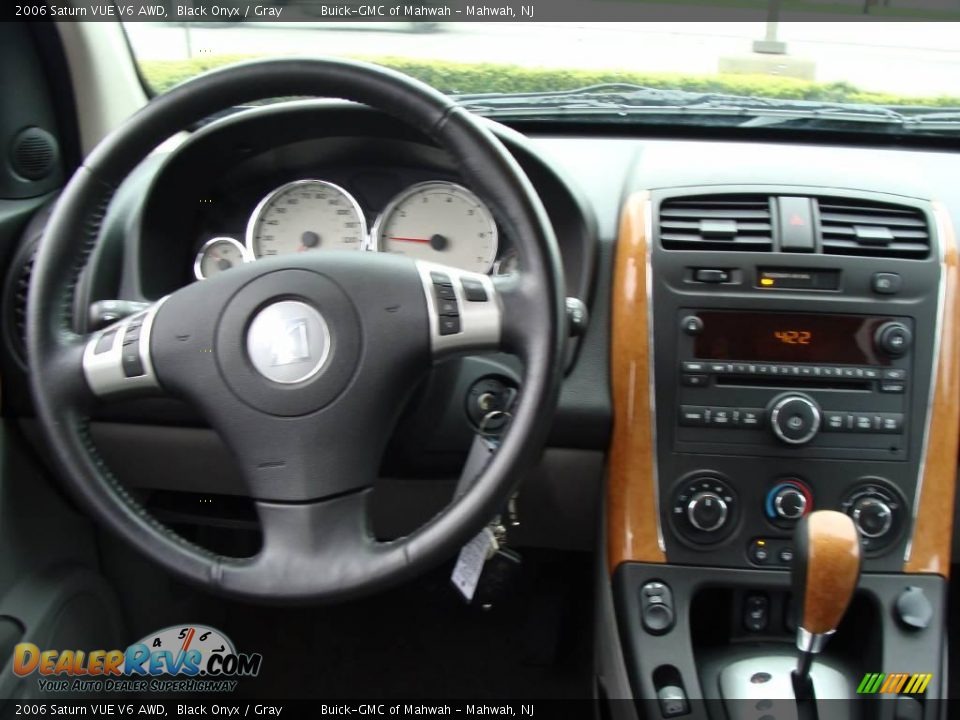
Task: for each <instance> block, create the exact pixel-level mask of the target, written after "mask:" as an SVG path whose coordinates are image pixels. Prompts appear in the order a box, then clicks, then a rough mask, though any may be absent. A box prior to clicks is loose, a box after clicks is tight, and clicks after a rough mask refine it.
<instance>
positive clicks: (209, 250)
mask: <svg viewBox="0 0 960 720" xmlns="http://www.w3.org/2000/svg"><path fill="white" fill-rule="evenodd" d="M249 260H250V257H249V256H248V255H247V249H246V248H245V247H244V246H243V245H241V244H240V243H239V242H237V241H236V240H234V239H233V238H232V237H215V238H210V239H209V240H207V241H206V242H205V243H204V244H203V246H202V247H201V248H200V252H198V253H197V258H196V260H194V261H193V274H194V276H195V277H196V278H197V280H205V279H206V278H208V277H212V276H213V275H216V274H217V273H222V272H223V271H224V270H229V269H230V268H232V267H236V266H237V265H243V263H245V262H249Z"/></svg>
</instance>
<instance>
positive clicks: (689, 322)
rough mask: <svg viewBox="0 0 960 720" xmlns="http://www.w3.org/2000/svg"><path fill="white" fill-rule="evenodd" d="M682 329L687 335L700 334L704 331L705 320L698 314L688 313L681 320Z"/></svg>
mask: <svg viewBox="0 0 960 720" xmlns="http://www.w3.org/2000/svg"><path fill="white" fill-rule="evenodd" d="M680 329H681V330H683V332H684V333H686V334H687V335H692V336H696V335H699V334H700V333H702V332H703V320H701V319H700V318H698V317H697V316H696V315H688V316H687V317H685V318H684V319H683V320H681V321H680Z"/></svg>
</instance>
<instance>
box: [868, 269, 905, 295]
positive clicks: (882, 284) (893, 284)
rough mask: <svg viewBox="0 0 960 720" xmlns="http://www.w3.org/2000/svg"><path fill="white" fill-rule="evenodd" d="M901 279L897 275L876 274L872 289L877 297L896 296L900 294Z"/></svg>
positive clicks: (872, 280)
mask: <svg viewBox="0 0 960 720" xmlns="http://www.w3.org/2000/svg"><path fill="white" fill-rule="evenodd" d="M900 285H901V277H900V276H899V275H898V274H897V273H885V272H878V273H874V274H873V277H872V278H871V279H870V287H871V288H872V289H873V291H874V292H875V293H877V295H896V294H897V293H898V292H900Z"/></svg>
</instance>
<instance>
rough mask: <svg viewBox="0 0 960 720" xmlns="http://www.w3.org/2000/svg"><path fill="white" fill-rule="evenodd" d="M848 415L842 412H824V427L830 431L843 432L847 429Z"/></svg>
mask: <svg viewBox="0 0 960 720" xmlns="http://www.w3.org/2000/svg"><path fill="white" fill-rule="evenodd" d="M846 420H847V415H846V413H842V412H825V413H824V414H823V424H824V429H825V430H827V431H830V432H843V431H844V430H846V429H847V422H846Z"/></svg>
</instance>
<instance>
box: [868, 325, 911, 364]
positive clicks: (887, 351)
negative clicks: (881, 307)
mask: <svg viewBox="0 0 960 720" xmlns="http://www.w3.org/2000/svg"><path fill="white" fill-rule="evenodd" d="M873 341H874V343H875V344H876V346H877V349H878V350H880V352H882V353H883V354H884V355H889V356H890V357H900V356H901V355H904V354H905V353H906V352H907V350H909V349H910V346H911V345H912V344H913V333H911V332H910V328H908V327H907V326H906V325H904V324H903V323H899V322H885V323H884V324H883V325H881V326H880V327H878V328H877V332H876V335H874V338H873Z"/></svg>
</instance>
